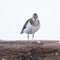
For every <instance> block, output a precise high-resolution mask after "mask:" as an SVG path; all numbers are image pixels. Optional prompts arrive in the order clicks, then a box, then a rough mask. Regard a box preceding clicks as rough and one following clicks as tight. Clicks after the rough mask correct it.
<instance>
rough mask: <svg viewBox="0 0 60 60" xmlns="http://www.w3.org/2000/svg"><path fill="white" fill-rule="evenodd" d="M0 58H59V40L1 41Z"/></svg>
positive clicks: (57, 59) (22, 59) (26, 59)
mask: <svg viewBox="0 0 60 60" xmlns="http://www.w3.org/2000/svg"><path fill="white" fill-rule="evenodd" d="M0 60H60V41H1V42H0Z"/></svg>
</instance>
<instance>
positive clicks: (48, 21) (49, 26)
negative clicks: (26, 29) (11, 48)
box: [0, 0, 60, 40]
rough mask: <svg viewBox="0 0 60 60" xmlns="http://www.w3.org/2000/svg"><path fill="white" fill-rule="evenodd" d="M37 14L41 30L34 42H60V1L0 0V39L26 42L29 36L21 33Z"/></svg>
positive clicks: (36, 34)
mask: <svg viewBox="0 0 60 60" xmlns="http://www.w3.org/2000/svg"><path fill="white" fill-rule="evenodd" d="M35 12H36V13H37V14H38V16H39V20H40V22H41V28H40V30H39V31H38V32H36V33H35V38H34V40H36V39H37V40H46V39H48V40H59V39H60V0H0V39H2V40H26V39H27V35H26V34H25V33H24V34H22V35H21V34H20V32H21V30H22V27H23V25H24V23H25V22H26V20H27V19H29V18H30V17H32V15H33V13H35ZM30 39H31V36H30Z"/></svg>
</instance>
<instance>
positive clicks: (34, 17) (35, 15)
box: [33, 13, 38, 21]
mask: <svg viewBox="0 0 60 60" xmlns="http://www.w3.org/2000/svg"><path fill="white" fill-rule="evenodd" d="M33 19H34V20H35V21H36V20H37V19H38V15H37V13H34V14H33Z"/></svg>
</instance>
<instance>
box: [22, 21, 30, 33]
mask: <svg viewBox="0 0 60 60" xmlns="http://www.w3.org/2000/svg"><path fill="white" fill-rule="evenodd" d="M28 22H29V20H27V21H26V23H25V24H24V26H23V28H22V31H21V34H22V33H23V30H24V29H25V28H26V26H27V23H28Z"/></svg>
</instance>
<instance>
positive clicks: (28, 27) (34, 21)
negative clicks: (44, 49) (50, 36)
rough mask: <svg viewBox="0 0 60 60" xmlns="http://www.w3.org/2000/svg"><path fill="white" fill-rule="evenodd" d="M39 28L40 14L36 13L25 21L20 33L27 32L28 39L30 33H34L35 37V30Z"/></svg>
mask: <svg viewBox="0 0 60 60" xmlns="http://www.w3.org/2000/svg"><path fill="white" fill-rule="evenodd" d="M39 28H40V21H39V18H38V14H37V13H34V14H33V16H32V17H31V18H30V19H28V20H27V21H26V22H25V24H24V26H23V28H22V31H21V32H20V33H21V34H23V33H26V34H27V37H28V40H29V34H32V39H33V38H34V34H35V32H37V31H38V30H39Z"/></svg>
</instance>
